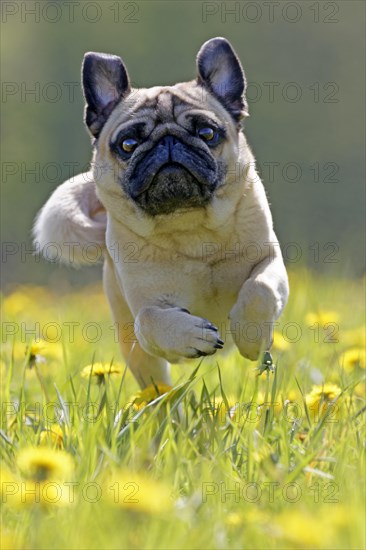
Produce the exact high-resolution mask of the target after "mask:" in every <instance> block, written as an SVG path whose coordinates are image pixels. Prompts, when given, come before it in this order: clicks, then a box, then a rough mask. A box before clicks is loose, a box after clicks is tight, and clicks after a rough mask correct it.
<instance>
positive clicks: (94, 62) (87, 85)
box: [82, 52, 130, 138]
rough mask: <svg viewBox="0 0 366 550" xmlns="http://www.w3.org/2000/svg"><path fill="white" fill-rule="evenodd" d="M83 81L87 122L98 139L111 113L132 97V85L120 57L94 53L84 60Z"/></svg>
mask: <svg viewBox="0 0 366 550" xmlns="http://www.w3.org/2000/svg"><path fill="white" fill-rule="evenodd" d="M82 80H83V88H84V96H85V100H86V110H85V122H86V124H87V126H88V128H89V130H90V132H91V133H92V135H93V136H94V137H96V138H97V137H98V135H99V133H100V131H101V129H102V128H103V126H104V124H105V122H106V120H107V118H108V117H109V115H110V114H111V112H112V110H113V109H114V108H115V106H116V105H117V104H118V103H119V102H120V100H121V99H122V97H124V96H125V95H127V94H128V93H129V91H130V81H129V78H128V74H127V70H126V68H125V66H124V64H123V62H122V59H121V58H120V57H118V56H116V55H108V54H104V53H94V52H89V53H86V54H85V56H84V61H83V65H82Z"/></svg>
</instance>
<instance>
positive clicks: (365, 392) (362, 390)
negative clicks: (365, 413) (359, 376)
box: [354, 382, 366, 399]
mask: <svg viewBox="0 0 366 550" xmlns="http://www.w3.org/2000/svg"><path fill="white" fill-rule="evenodd" d="M354 392H355V394H356V395H357V396H358V397H363V398H364V399H366V384H365V383H362V382H359V383H358V384H357V386H355V389H354Z"/></svg>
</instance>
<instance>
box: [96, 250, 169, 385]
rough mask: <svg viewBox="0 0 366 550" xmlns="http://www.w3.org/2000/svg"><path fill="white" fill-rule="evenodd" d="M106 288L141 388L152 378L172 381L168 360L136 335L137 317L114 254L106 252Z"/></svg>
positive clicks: (125, 352) (122, 343) (126, 354)
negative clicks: (148, 349) (125, 294)
mask: <svg viewBox="0 0 366 550" xmlns="http://www.w3.org/2000/svg"><path fill="white" fill-rule="evenodd" d="M103 283H104V291H105V293H106V295H107V297H108V301H109V305H110V308H111V310H112V314H113V318H114V321H115V323H116V328H117V331H116V333H118V342H119V345H120V348H121V352H122V355H123V357H124V358H125V360H126V362H127V366H128V367H129V369H130V370H131V372H132V374H133V375H134V377H135V378H136V380H137V382H138V383H139V384H140V386H141V387H142V388H144V387H146V386H148V385H149V384H151V383H152V382H154V383H155V384H157V383H159V382H160V383H164V384H171V379H170V374H169V364H168V362H167V361H165V360H164V359H161V358H159V357H154V356H152V355H150V354H148V353H146V351H144V350H143V349H142V348H141V346H140V344H139V342H138V340H137V338H136V335H135V331H134V318H133V316H132V313H131V311H130V309H129V307H128V305H127V303H126V301H125V299H124V297H123V294H122V291H121V288H120V285H119V283H118V281H117V278H116V275H115V272H114V265H113V260H112V258H111V257H110V256H109V255H108V253H106V258H105V263H104V272H103Z"/></svg>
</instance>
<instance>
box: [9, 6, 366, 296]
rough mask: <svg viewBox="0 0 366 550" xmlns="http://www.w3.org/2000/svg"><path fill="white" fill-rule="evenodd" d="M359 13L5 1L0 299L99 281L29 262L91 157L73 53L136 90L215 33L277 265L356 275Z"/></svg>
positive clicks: (181, 70)
mask: <svg viewBox="0 0 366 550" xmlns="http://www.w3.org/2000/svg"><path fill="white" fill-rule="evenodd" d="M364 12H365V4H364V2H358V1H355V2H353V1H337V2H322V1H321V2H312V1H311V2H310V1H309V2H308V1H300V2H196V1H194V2H189V1H184V2H179V1H175V2H169V1H167V2H155V1H142V2H140V1H138V2H116V1H108V0H107V1H103V2H88V1H86V2H82V1H78V2H57V3H56V2H47V1H45V2H33V1H28V2H3V3H2V21H3V32H2V46H3V47H2V54H1V55H2V59H1V60H2V103H1V108H2V159H1V160H2V192H1V193H2V217H1V221H2V240H3V255H2V268H3V269H2V273H3V277H2V280H3V285H4V287H5V289H10V287H11V285H12V283H19V282H20V283H37V284H38V283H39V284H41V283H42V284H49V285H51V286H53V287H59V288H65V287H67V286H69V285H71V284H72V285H74V284H84V283H86V282H90V281H92V280H96V279H99V278H100V267H93V268H85V269H82V270H79V271H75V270H72V269H67V268H64V267H60V266H58V265H53V264H47V263H45V262H44V261H39V258H37V257H32V255H31V254H30V253H26V251H27V250H30V249H31V238H30V231H31V227H32V222H33V219H34V217H35V215H36V213H37V211H38V209H39V208H40V207H41V206H42V204H43V203H44V202H45V200H46V199H47V197H48V196H49V195H50V193H51V192H52V190H53V189H54V188H55V187H56V186H57V185H58V184H59V183H61V182H62V181H63V180H64V179H67V178H68V177H69V176H70V175H71V174H73V173H75V174H76V173H78V172H81V171H83V170H84V169H85V167H86V166H87V165H88V162H89V160H90V158H91V146H90V140H89V137H88V134H87V132H86V129H85V127H84V124H83V98H82V94H81V90H80V84H79V81H80V65H81V60H82V58H83V54H84V53H85V52H86V51H90V50H94V51H101V52H108V53H114V54H118V55H120V56H121V57H122V58H123V59H124V61H125V63H126V64H127V67H128V69H129V73H130V77H131V80H132V82H133V84H134V85H135V86H152V85H157V84H172V83H175V82H177V81H183V80H190V79H192V78H193V77H194V76H195V56H196V53H197V51H198V49H199V48H200V46H201V44H202V43H203V42H204V41H205V40H207V39H209V38H211V37H214V36H225V37H226V38H228V39H229V40H230V41H231V42H232V44H233V46H234V47H235V49H236V51H237V52H238V54H239V56H240V58H241V60H242V64H243V66H244V69H245V72H246V76H247V80H248V102H249V108H250V115H251V117H250V118H249V119H248V120H247V121H246V127H245V132H246V134H247V137H248V139H249V143H250V144H251V146H252V148H253V150H254V153H255V155H256V158H257V161H258V164H259V167H260V172H261V174H262V177H263V181H264V184H265V186H266V189H267V193H268V196H269V200H270V203H271V205H272V212H273V215H274V220H275V227H276V232H277V235H278V236H279V238H280V241H281V243H282V245H283V247H284V251H285V256H287V257H288V258H287V264H288V265H289V266H296V265H297V264H300V263H305V264H306V265H308V266H309V267H310V268H312V269H316V270H322V271H325V272H329V273H331V274H332V275H337V274H339V275H346V276H360V275H361V274H362V273H363V269H364V204H365V195H364V184H363V182H364V148H365V142H364V129H365V122H364V120H365V118H364V115H365V113H364V94H365V90H364V61H365V55H364V43H363V40H364V38H363V37H364V26H363V25H364ZM32 90H33V93H32ZM37 163H38V164H37ZM32 170H33V172H32ZM34 170H35V172H34ZM293 242H295V243H297V249H295V247H294V246H292V245H289V243H293ZM9 243H11V244H9ZM299 252H301V259H299V261H298V262H297V261H294V259H296V256H298V255H299Z"/></svg>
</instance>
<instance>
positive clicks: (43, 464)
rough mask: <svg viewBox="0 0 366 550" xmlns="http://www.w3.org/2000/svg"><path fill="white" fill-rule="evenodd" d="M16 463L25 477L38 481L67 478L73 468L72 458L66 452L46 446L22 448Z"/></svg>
mask: <svg viewBox="0 0 366 550" xmlns="http://www.w3.org/2000/svg"><path fill="white" fill-rule="evenodd" d="M17 465H18V468H19V470H20V471H21V472H22V474H23V475H24V476H25V477H26V478H28V479H30V480H34V481H40V482H42V481H46V480H47V481H51V480H52V481H57V480H63V479H65V480H68V479H69V478H70V477H71V475H72V473H73V469H74V468H73V460H72V458H71V456H70V455H69V454H68V453H66V452H64V451H56V450H54V449H49V448H47V447H42V448H40V447H26V448H24V449H22V450H21V451H20V452H19V455H18V459H17Z"/></svg>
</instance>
